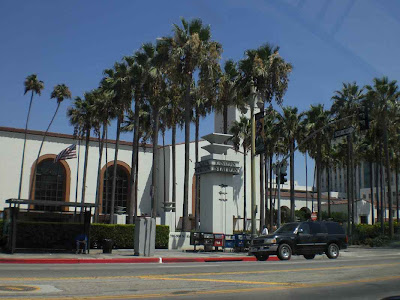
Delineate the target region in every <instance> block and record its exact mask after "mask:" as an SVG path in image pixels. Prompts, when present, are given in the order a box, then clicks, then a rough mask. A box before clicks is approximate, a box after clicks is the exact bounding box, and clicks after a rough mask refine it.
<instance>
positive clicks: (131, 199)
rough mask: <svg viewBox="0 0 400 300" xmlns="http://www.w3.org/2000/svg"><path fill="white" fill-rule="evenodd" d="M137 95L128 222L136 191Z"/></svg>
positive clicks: (134, 207)
mask: <svg viewBox="0 0 400 300" xmlns="http://www.w3.org/2000/svg"><path fill="white" fill-rule="evenodd" d="M139 122H140V121H139V97H138V99H136V100H135V115H134V126H135V128H134V133H133V143H132V168H131V178H130V181H131V185H130V186H131V192H130V202H129V203H130V204H129V214H128V223H129V224H133V216H134V215H136V212H135V209H136V204H135V203H136V193H135V178H136V164H137V163H138V161H137V159H136V157H137V155H136V148H137V145H138V144H139Z"/></svg>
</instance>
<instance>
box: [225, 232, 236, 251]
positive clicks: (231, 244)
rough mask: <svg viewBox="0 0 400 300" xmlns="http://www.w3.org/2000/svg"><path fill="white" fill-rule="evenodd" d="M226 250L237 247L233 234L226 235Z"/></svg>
mask: <svg viewBox="0 0 400 300" xmlns="http://www.w3.org/2000/svg"><path fill="white" fill-rule="evenodd" d="M224 245H225V246H224V248H234V247H235V236H234V235H233V234H227V235H225V242H224Z"/></svg>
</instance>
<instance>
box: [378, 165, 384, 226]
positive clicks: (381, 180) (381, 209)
mask: <svg viewBox="0 0 400 300" xmlns="http://www.w3.org/2000/svg"><path fill="white" fill-rule="evenodd" d="M379 164H380V166H379V173H380V188H381V207H380V213H381V215H380V219H381V231H382V234H384V233H385V218H384V211H383V210H384V207H383V202H384V200H383V197H384V192H385V191H384V189H383V188H384V185H383V166H382V157H380V159H379Z"/></svg>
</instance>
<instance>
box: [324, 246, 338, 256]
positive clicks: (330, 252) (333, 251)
mask: <svg viewBox="0 0 400 300" xmlns="http://www.w3.org/2000/svg"><path fill="white" fill-rule="evenodd" d="M326 256H328V258H330V259H336V258H338V256H339V246H338V245H337V244H335V243H331V244H329V245H328V249H327V250H326Z"/></svg>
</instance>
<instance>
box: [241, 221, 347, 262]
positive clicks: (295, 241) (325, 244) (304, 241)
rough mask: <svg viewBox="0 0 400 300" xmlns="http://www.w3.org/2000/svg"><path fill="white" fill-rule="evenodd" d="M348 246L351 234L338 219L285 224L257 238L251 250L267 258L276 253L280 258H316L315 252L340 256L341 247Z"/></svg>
mask: <svg viewBox="0 0 400 300" xmlns="http://www.w3.org/2000/svg"><path fill="white" fill-rule="evenodd" d="M346 248H347V235H346V234H345V232H344V229H343V228H342V226H340V225H339V224H338V223H336V222H330V221H322V222H312V221H308V222H295V223H286V224H284V225H282V226H281V227H280V228H279V229H278V230H276V231H275V232H274V233H273V234H270V235H265V236H259V237H257V238H255V239H253V241H252V243H251V246H250V250H249V252H250V254H252V255H254V256H255V257H256V258H257V260H261V261H264V260H267V259H268V257H269V255H271V254H276V255H277V256H278V258H279V259H280V260H288V259H290V257H291V256H292V254H294V255H304V257H305V258H306V259H313V258H314V257H315V254H323V253H326V255H327V256H328V257H329V258H331V259H334V258H337V257H338V256H339V249H346Z"/></svg>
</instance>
